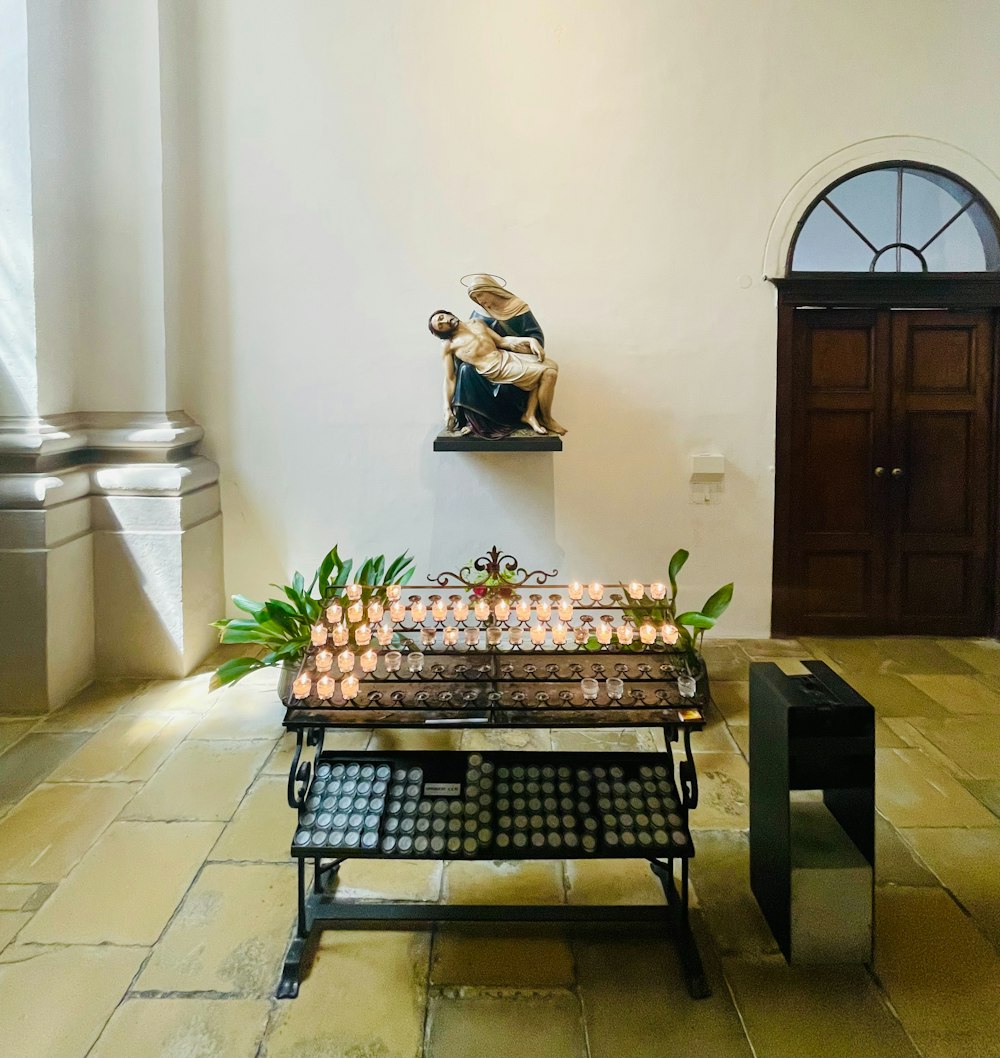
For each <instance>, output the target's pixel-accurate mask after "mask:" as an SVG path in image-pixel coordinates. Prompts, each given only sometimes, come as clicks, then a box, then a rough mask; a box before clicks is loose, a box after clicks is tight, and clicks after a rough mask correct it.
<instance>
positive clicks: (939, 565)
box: [900, 551, 972, 622]
mask: <svg viewBox="0 0 1000 1058" xmlns="http://www.w3.org/2000/svg"><path fill="white" fill-rule="evenodd" d="M969 565H970V556H969V555H962V554H956V553H954V552H952V553H951V554H935V553H934V552H927V553H921V552H918V551H910V552H908V553H907V554H906V555H904V556H903V559H902V563H901V566H902V570H901V578H900V594H901V599H900V608H901V610H902V612H903V613H904V614H906V615H908V617H909V618H910V619H911V620H912V619H921V620H927V621H935V622H937V621H940V620H942V619H944V618H947V619H949V620H960V619H961V618H962V616H963V615H964V614H965V613H966V612H967V610H968V609H969V606H970V603H971V602H972V599H971V598H970V597H969V594H968V589H969V587H970V585H971V571H970V569H969Z"/></svg>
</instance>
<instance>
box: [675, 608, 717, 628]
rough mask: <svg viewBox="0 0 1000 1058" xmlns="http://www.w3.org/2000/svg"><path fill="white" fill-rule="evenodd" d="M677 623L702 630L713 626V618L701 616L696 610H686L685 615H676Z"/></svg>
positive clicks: (705, 615)
mask: <svg viewBox="0 0 1000 1058" xmlns="http://www.w3.org/2000/svg"><path fill="white" fill-rule="evenodd" d="M677 623H678V624H679V625H689V626H690V627H691V628H700V629H703V630H704V629H706V628H711V627H712V626H713V625H714V624H715V618H714V617H709V616H708V614H703V613H701V612H699V611H698V610H687V611H686V612H685V613H682V614H680V615H678V617H677Z"/></svg>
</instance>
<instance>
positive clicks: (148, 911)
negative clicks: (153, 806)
mask: <svg viewBox="0 0 1000 1058" xmlns="http://www.w3.org/2000/svg"><path fill="white" fill-rule="evenodd" d="M221 830H222V827H221V826H220V825H219V824H218V823H128V822H118V823H112V824H111V826H110V827H109V828H108V829H107V830H106V831H105V832H104V834H103V835H102V836H101V837H100V838H99V839H98V840H97V842H96V843H95V845H94V846H93V848H92V849H91V850H90V851H89V852H88V853H87V855H86V856H84V858H83V859H82V860H81V861H80V863H79V865H78V866H77V867H76V868H75V869H74V871H73V872H72V874H70V876H69V877H68V878H67V879H66V880H65V881H64V882H63V883H62V884H61V885H60V886H59V888H58V889H57V890H56V891H55V892H54V893H53V894H52V896H50V897H49V899H48V900H47V901H46V902H45V904H44V906H43V907H42V908H41V909H40V910H39V911H38V912H36V914H35V917H34V918H33V919H32V920H31V922H29V923H28V925H27V926H26V927H25V929H24V930H23V931H22V935H21V942H22V943H28V942H32V943H40V944H48V943H64V944H103V943H108V944H144V945H150V944H154V943H156V940H157V938H158V937H159V936H160V934H161V933H162V932H163V927H164V926H165V925H166V924H167V921H168V919H169V918H170V916H171V915H172V914H173V913H174V910H175V908H176V907H177V905H178V904H179V903H180V901H181V897H183V895H184V893H185V892H186V891H187V888H188V886H189V885H190V884H191V881H192V879H193V878H194V876H195V874H196V873H197V872H198V869H199V868H200V867H201V865H202V863H203V862H204V860H205V857H206V856H207V855H208V851H209V849H211V847H212V846H213V845H214V844H215V841H216V839H217V838H218V836H219V833H220V831H221Z"/></svg>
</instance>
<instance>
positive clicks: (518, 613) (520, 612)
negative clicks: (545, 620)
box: [514, 599, 531, 621]
mask: <svg viewBox="0 0 1000 1058" xmlns="http://www.w3.org/2000/svg"><path fill="white" fill-rule="evenodd" d="M514 616H515V617H516V618H517V619H518V620H519V621H527V620H528V619H529V618H530V617H531V603H530V602H529V601H528V600H527V599H518V600H517V603H516V604H515V606H514Z"/></svg>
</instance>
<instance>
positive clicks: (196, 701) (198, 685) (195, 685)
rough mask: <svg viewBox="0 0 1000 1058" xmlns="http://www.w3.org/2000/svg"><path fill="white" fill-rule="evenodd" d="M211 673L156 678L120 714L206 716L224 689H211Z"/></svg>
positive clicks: (124, 706)
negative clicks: (175, 678) (194, 714)
mask: <svg viewBox="0 0 1000 1058" xmlns="http://www.w3.org/2000/svg"><path fill="white" fill-rule="evenodd" d="M210 680H211V675H210V674H209V673H200V674H198V675H195V676H188V677H187V678H186V679H183V680H157V681H155V682H152V683H150V684H149V685H148V686H147V687H146V688H145V689H144V690H142V691H140V692H139V694H137V695H135V696H134V697H132V698H130V699H129V700H128V701H127V702H125V704H124V705H123V706H122V707H121V709H120V712H121V713H198V714H199V715H203V714H205V713H207V712H208V711H209V709H211V708H212V706H214V705H215V704H216V702H217V701H218V700H219V695H220V694H221V693H222V692H219V691H216V692H214V693H213V692H211V691H210V690H209V682H210Z"/></svg>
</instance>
